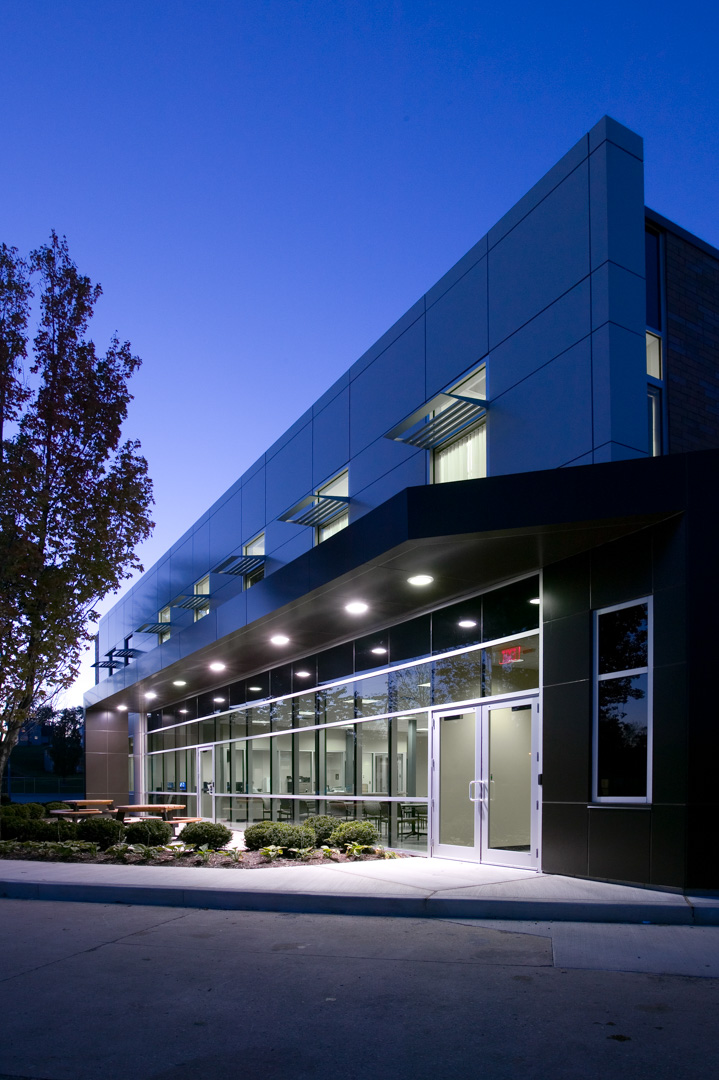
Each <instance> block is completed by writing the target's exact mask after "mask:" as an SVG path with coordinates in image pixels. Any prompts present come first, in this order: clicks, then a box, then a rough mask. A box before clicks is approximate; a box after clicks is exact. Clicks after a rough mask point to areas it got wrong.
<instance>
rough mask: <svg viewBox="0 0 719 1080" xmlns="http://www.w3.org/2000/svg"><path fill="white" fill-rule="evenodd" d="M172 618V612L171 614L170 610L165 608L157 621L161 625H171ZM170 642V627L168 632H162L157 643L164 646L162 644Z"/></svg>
mask: <svg viewBox="0 0 719 1080" xmlns="http://www.w3.org/2000/svg"><path fill="white" fill-rule="evenodd" d="M171 617H172V612H171V610H170V608H169V607H164V608H163V609H162V611H160V612H159V614H158V616H157V621H158V622H159V623H169V622H170V619H171ZM169 640H170V628H169V626H168V628H167V630H161V631H160V633H159V634H158V635H157V643H158V645H162V643H163V642H164V641H169Z"/></svg>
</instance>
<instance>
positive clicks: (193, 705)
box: [177, 697, 200, 723]
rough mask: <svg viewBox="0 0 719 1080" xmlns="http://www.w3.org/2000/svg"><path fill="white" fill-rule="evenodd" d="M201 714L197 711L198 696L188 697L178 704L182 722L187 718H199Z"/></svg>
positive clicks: (179, 718) (178, 716) (178, 712)
mask: <svg viewBox="0 0 719 1080" xmlns="http://www.w3.org/2000/svg"><path fill="white" fill-rule="evenodd" d="M199 715H200V714H199V713H198V711H197V698H196V697H192V698H187V699H186V700H185V701H181V702H180V703H179V705H178V706H177V719H178V722H180V723H182V722H183V721H185V720H197V717H198V716H199Z"/></svg>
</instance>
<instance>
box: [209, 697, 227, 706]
mask: <svg viewBox="0 0 719 1080" xmlns="http://www.w3.org/2000/svg"><path fill="white" fill-rule="evenodd" d="M212 700H213V701H214V703H215V705H224V704H225V699H224V698H223V697H213V699H212Z"/></svg>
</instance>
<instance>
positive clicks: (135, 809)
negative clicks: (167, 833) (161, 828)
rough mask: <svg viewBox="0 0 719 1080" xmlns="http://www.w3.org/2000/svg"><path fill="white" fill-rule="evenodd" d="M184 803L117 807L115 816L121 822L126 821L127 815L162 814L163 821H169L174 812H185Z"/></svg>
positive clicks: (140, 804)
mask: <svg viewBox="0 0 719 1080" xmlns="http://www.w3.org/2000/svg"><path fill="white" fill-rule="evenodd" d="M185 808H186V807H185V804H184V803H133V804H132V805H131V806H116V807H115V814H116V815H117V818H118V820H119V821H124V820H125V814H161V815H162V819H163V821H169V820H170V816H171V814H172V812H173V810H184V809H185Z"/></svg>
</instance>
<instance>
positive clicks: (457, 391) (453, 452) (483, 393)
mask: <svg viewBox="0 0 719 1080" xmlns="http://www.w3.org/2000/svg"><path fill="white" fill-rule="evenodd" d="M450 392H451V393H452V394H454V395H456V396H457V397H458V398H460V399H471V400H476V401H481V402H485V401H486V399H487V366H486V364H482V366H481V367H480V368H479V369H478V370H477V371H475V372H473V374H472V375H470V377H469V378H468V379H465V380H464V381H463V382H461V383H459V384H458V385H457V386H455V387H453V388H452V390H451V391H450ZM451 407H452V406H451V405H440V406H439V407H438V408H437V409H435V411H434V415H435V417H437V416H441V414H442V412H443V411H445V410H446V409H447V408H451ZM486 475H487V422H486V419H484V418H482V419H481V420H480V421H479V423H477V424H475V426H474V427H472V428H470V430H469V431H463V432H462V434H461V435H459V437H457V438H452V439H450V440H449V441H448V442H447V443H445V444H444V445H440V446H438V447H437V448H436V449H435V450H434V455H433V480H434V482H435V484H447V483H451V482H452V481H454V480H477V479H481V478H482V477H483V476H486Z"/></svg>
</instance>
